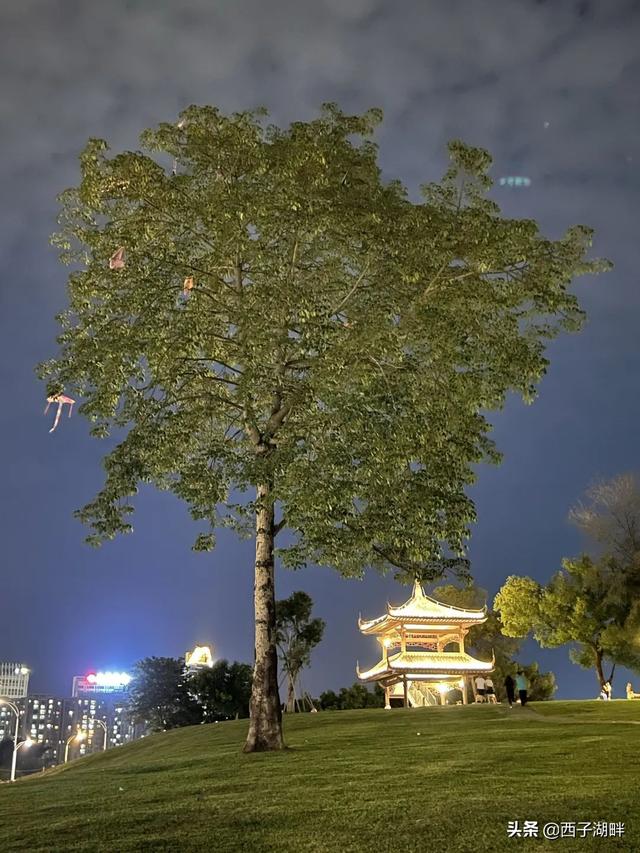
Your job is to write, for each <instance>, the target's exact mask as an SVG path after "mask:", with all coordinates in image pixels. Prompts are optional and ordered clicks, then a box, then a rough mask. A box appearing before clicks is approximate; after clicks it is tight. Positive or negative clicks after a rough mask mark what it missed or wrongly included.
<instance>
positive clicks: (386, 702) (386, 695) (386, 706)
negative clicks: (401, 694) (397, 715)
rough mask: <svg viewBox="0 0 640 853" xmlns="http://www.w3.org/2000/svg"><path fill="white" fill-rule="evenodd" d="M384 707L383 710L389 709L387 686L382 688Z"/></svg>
mask: <svg viewBox="0 0 640 853" xmlns="http://www.w3.org/2000/svg"><path fill="white" fill-rule="evenodd" d="M384 709H385V711H390V710H391V701H390V697H389V687H385V688H384Z"/></svg>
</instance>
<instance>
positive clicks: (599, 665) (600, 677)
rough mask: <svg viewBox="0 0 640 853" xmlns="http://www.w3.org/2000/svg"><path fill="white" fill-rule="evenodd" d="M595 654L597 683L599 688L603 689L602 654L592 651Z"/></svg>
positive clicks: (604, 679) (597, 650)
mask: <svg viewBox="0 0 640 853" xmlns="http://www.w3.org/2000/svg"><path fill="white" fill-rule="evenodd" d="M594 651H595V653H596V672H597V674H598V681H599V682H600V687H601V688H602V687H604V685H605V682H606V680H607V679H606V678H605V677H604V672H603V670H602V652H601V651H599V649H595V650H594Z"/></svg>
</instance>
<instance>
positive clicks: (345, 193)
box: [41, 105, 597, 751]
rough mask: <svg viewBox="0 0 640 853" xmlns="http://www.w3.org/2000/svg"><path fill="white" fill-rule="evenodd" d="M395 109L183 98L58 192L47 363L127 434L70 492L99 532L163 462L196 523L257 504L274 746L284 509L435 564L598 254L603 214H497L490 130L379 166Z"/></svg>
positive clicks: (313, 540)
mask: <svg viewBox="0 0 640 853" xmlns="http://www.w3.org/2000/svg"><path fill="white" fill-rule="evenodd" d="M380 118H381V114H380V112H379V111H376V110H373V111H371V112H369V113H367V114H365V115H363V116H347V115H344V114H343V113H342V112H341V111H340V110H339V109H338V108H337V107H335V106H334V105H327V106H325V108H324V110H323V113H322V115H321V116H320V117H319V118H318V119H316V120H314V121H310V122H307V123H304V122H295V123H293V124H292V125H291V126H290V127H289V128H287V129H284V130H283V129H279V128H277V127H274V126H272V125H266V124H265V121H264V118H263V114H260V113H239V114H233V115H231V116H224V115H222V114H221V113H220V112H219V111H218V110H217V109H214V108H211V107H203V108H199V107H190V108H189V109H187V110H186V111H184V112H183V113H182V114H181V120H180V122H178V123H177V124H161V125H160V126H159V127H158V128H157V129H155V130H151V131H147V132H145V133H144V134H143V135H142V138H141V146H142V150H140V151H134V152H127V153H123V154H119V155H117V156H113V157H110V156H109V155H108V152H107V144H106V142H104V141H101V140H95V139H94V140H91V141H90V142H89V143H88V145H87V147H86V148H85V150H84V152H83V154H82V156H81V171H82V178H81V182H80V185H79V187H77V188H76V189H71V190H68V191H66V192H65V193H63V194H62V197H61V201H62V213H61V217H60V222H61V233H60V234H59V235H58V237H57V243H58V245H59V246H60V247H61V249H62V257H63V260H64V261H65V262H67V263H70V264H72V265H73V267H74V268H73V271H72V272H71V274H70V277H69V307H68V309H67V310H66V311H65V312H64V314H63V315H62V316H61V322H62V326H63V331H62V334H61V335H60V338H59V343H60V353H59V356H58V358H57V359H55V360H52V361H51V362H49V363H47V364H46V365H44V366H43V369H42V371H41V373H42V375H43V376H44V377H45V378H46V380H47V390H48V394H49V395H54V394H56V393H61V392H63V391H64V392H65V393H67V394H69V395H71V396H73V397H74V398H75V397H76V396H77V397H80V398H82V401H83V402H82V404H81V406H80V411H81V412H82V413H83V414H84V415H85V416H86V417H87V418H88V419H89V420H90V421H91V422H92V423H93V434H94V435H96V436H98V437H105V436H107V435H109V433H110V431H111V430H112V429H114V428H115V429H116V434H117V437H118V442H119V443H118V444H117V446H116V447H115V449H112V450H111V451H110V452H109V453H108V454H107V456H106V458H105V468H106V481H105V485H104V488H103V489H102V491H101V492H100V494H99V495H98V496H97V498H96V499H95V500H94V501H92V502H91V503H90V504H89V505H88V506H87V507H85V508H84V509H83V510H82V511H81V512H80V517H81V519H82V520H83V521H84V522H86V523H87V524H89V525H91V526H92V527H93V530H94V534H93V537H94V538H93V540H92V541H95V542H100V541H102V540H103V539H107V538H111V537H113V536H114V535H116V534H117V533H120V532H127V531H130V530H131V529H132V528H131V525H130V523H129V514H130V513H131V512H132V511H133V505H132V499H133V496H134V495H135V494H136V490H137V488H138V485H139V483H141V482H143V483H144V482H148V483H153V484H155V485H156V486H158V487H159V488H163V489H170V490H172V491H173V492H174V493H175V494H177V495H178V496H179V497H181V498H183V499H184V500H185V501H186V502H187V504H188V506H189V507H190V511H191V513H192V515H193V517H194V518H195V519H197V520H199V521H204V522H205V523H206V524H207V525H208V529H207V530H205V531H203V532H201V534H200V535H199V536H198V539H197V541H196V546H195V547H196V548H199V549H206V548H209V547H211V546H212V545H213V532H214V529H215V527H216V526H218V525H221V524H222V525H231V526H232V527H234V528H236V529H238V530H240V531H243V532H247V529H248V528H250V527H251V526H253V530H254V532H255V586H254V590H255V593H254V602H255V667H254V677H253V692H252V700H251V720H250V726H249V734H248V737H247V742H246V744H245V750H247V751H252V750H267V749H278V748H280V747H282V746H283V740H282V731H281V714H280V701H279V697H278V679H277V653H276V633H275V597H274V549H275V543H276V538H277V537H278V534H280V533H281V532H282V530H283V529H284V528H285V527H286V528H288V529H289V531H290V532H291V540H289V542H288V544H287V546H286V547H283V548H281V549H280V552H279V553H280V558H281V560H282V562H283V563H284V564H286V565H289V566H300V565H302V564H304V563H308V562H315V563H322V564H326V565H331V566H334V567H335V568H336V569H337V570H339V571H340V572H342V573H343V574H345V575H351V576H360V575H361V574H362V572H363V570H364V568H365V567H367V566H373V567H375V568H377V569H381V570H385V569H388V568H389V567H395V568H397V569H398V570H399V571H400V572H401V573H402V574H403V575H404V576H406V577H420V578H421V579H422V580H423V581H427V580H432V579H434V578H435V577H437V576H438V575H440V574H441V573H442V564H441V563H440V562H439V560H440V558H441V556H442V553H443V549H445V550H446V549H449V550H450V551H453V552H455V553H460V552H461V551H462V550H463V547H464V541H465V537H466V535H467V531H468V526H469V524H470V522H471V521H472V520H473V519H474V508H473V504H472V502H471V500H470V499H469V498H468V497H467V495H466V492H465V489H466V487H467V486H468V485H469V484H470V483H471V482H472V481H473V479H474V468H475V466H476V465H477V463H479V462H480V461H481V460H486V459H490V460H492V461H496V460H497V459H498V454H497V452H496V450H495V449H494V447H493V444H492V442H491V441H490V439H489V437H488V432H489V429H490V425H489V423H488V421H487V419H486V415H485V413H486V412H488V411H489V410H491V409H495V408H498V407H500V406H501V405H502V404H503V401H504V399H505V396H506V394H507V393H508V392H509V391H516V392H519V393H521V394H522V395H523V396H524V397H525V398H526V399H527V400H531V399H532V397H533V395H534V392H535V386H536V384H537V382H538V380H539V379H540V378H541V376H542V375H543V374H544V372H545V368H546V365H547V361H546V359H545V356H544V349H545V342H546V341H547V340H548V339H549V338H552V337H553V336H554V335H555V334H557V333H558V332H559V331H560V330H562V329H565V330H575V329H577V328H578V327H579V326H580V323H581V319H582V314H581V311H580V310H579V307H578V303H577V300H576V297H575V296H574V295H572V294H571V293H569V292H568V289H567V288H568V285H569V284H570V282H571V280H572V279H573V278H574V277H575V276H576V275H578V274H580V273H584V272H590V271H594V270H595V269H596V267H597V265H596V264H594V263H590V262H586V261H585V253H586V250H587V248H588V246H589V244H590V236H591V232H590V231H589V229H587V228H584V227H575V228H572V229H570V230H569V231H568V232H567V234H566V235H565V236H564V237H563V238H562V239H560V240H556V241H551V240H547V239H545V238H543V237H542V236H541V235H540V233H539V231H538V227H537V225H536V223H535V222H533V221H531V220H514V219H506V218H503V217H502V216H500V212H499V209H498V207H497V205H496V204H495V203H494V202H492V201H490V200H489V199H488V198H487V197H486V193H487V191H488V189H489V188H490V185H491V181H490V179H489V178H488V176H487V170H488V168H489V166H490V163H491V159H490V157H489V155H488V154H487V153H486V152H484V151H482V150H479V149H475V148H469V147H466V146H464V145H462V144H461V143H453V144H452V145H451V146H450V155H451V166H450V168H449V170H448V171H447V173H446V175H445V177H444V179H443V180H442V182H441V183H439V184H433V185H427V186H425V187H423V188H422V199H421V200H420V201H418V202H415V201H412V200H411V199H410V198H409V196H408V193H407V191H406V190H405V188H404V187H403V186H402V184H401V183H400V182H399V181H396V180H383V179H382V176H381V172H380V169H379V167H378V165H377V162H376V159H377V149H376V147H375V145H374V144H373V143H372V142H371V139H370V137H371V134H372V132H373V130H374V128H375V125H376V124H377V123H378V122H379V121H380ZM172 161H173V168H171V167H170V164H171V163H172ZM120 250H122V251H120ZM110 259H111V262H110Z"/></svg>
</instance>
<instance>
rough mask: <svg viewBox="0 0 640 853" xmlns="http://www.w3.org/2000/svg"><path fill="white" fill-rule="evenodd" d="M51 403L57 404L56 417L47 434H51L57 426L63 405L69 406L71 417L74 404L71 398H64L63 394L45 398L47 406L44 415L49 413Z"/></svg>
mask: <svg viewBox="0 0 640 853" xmlns="http://www.w3.org/2000/svg"><path fill="white" fill-rule="evenodd" d="M52 403H57V404H58V411H57V412H56V417H55V420H54V422H53V426H52V427H51V429H50V430H49V432H53V431H54V429H55V428H56V427H57V426H58V423H59V421H60V415H61V414H62V407H63V406H65V405H68V406H69V417H71V412H72V411H73V405H74V403H75V400H72V399H71V397H65V395H64V394H56V395H55V396H54V397H47V406H46V408H45V410H44V413H45V415H46V414H47V412H48V411H49V406H50V405H51V404H52Z"/></svg>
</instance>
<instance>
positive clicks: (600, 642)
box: [495, 556, 640, 687]
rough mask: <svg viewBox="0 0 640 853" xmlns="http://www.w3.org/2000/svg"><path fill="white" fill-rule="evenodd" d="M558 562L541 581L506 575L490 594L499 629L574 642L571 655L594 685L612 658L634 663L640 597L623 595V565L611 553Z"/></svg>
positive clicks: (637, 661) (553, 642)
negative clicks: (593, 676) (594, 678)
mask: <svg viewBox="0 0 640 853" xmlns="http://www.w3.org/2000/svg"><path fill="white" fill-rule="evenodd" d="M562 566H563V568H562V570H561V571H559V572H557V573H556V574H555V575H554V576H553V578H552V579H551V581H550V582H549V583H548V584H547V585H546V586H542V585H541V584H539V583H538V582H537V581H534V580H533V579H532V578H528V577H514V576H512V577H509V578H507V581H506V583H505V584H504V586H503V587H502V589H501V590H500V591H499V593H498V595H497V596H496V599H495V608H496V610H498V611H499V612H500V618H501V619H502V623H503V626H504V627H503V630H504V632H505V633H506V634H507V635H508V636H511V637H525V636H526V635H527V634H529V633H533V636H534V637H535V639H536V640H537V641H538V642H539V643H540V645H541V646H547V647H555V646H561V645H565V644H572V645H574V646H575V648H573V649H572V650H571V653H570V656H571V659H572V660H573V661H574V662H575V663H578V664H579V665H580V666H583V667H585V668H594V669H595V671H596V674H597V677H598V683H599V685H600V687H602V686H604V684H605V682H606V681H612V680H613V676H614V672H615V667H616V664H617V663H620V664H622V665H624V666H628V667H630V668H631V669H640V646H639V645H638V636H639V633H638V632H639V631H640V601H639V600H638V599H637V598H633V597H629V594H628V592H629V588H628V583H627V577H626V573H625V571H624V568H623V567H621V566H620V565H619V563H618V562H617V561H616V560H614V559H613V558H603V559H601V560H600V561H599V562H597V563H596V562H594V561H593V560H591V558H590V557H586V556H585V557H581V558H580V559H578V560H564V561H563V564H562ZM607 659H608V660H609V662H610V664H611V669H610V672H609V674H608V675H607V674H606V673H605V668H604V667H605V661H606V660H607Z"/></svg>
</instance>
